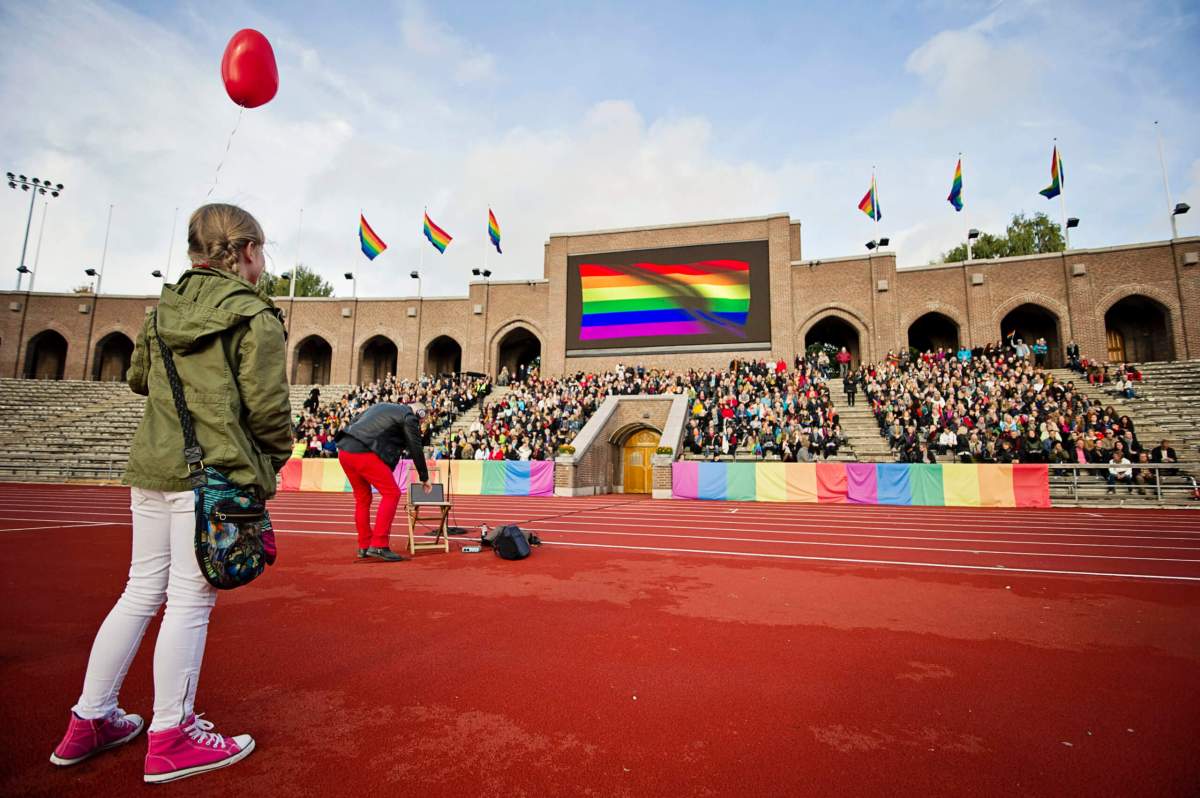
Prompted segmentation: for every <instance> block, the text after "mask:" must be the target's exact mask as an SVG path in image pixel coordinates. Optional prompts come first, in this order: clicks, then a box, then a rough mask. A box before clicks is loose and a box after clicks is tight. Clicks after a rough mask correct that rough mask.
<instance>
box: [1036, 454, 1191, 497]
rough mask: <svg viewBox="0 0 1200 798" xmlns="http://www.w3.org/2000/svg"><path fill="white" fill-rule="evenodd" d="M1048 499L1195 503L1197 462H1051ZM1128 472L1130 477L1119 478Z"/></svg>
mask: <svg viewBox="0 0 1200 798" xmlns="http://www.w3.org/2000/svg"><path fill="white" fill-rule="evenodd" d="M1048 467H1049V469H1050V501H1051V503H1052V504H1055V505H1064V504H1069V503H1075V504H1078V503H1080V502H1095V503H1101V504H1104V503H1109V502H1110V501H1113V500H1119V501H1120V502H1121V503H1122V504H1124V503H1125V502H1126V501H1127V500H1131V501H1134V502H1136V503H1138V504H1157V505H1160V506H1168V505H1171V506H1187V505H1195V506H1197V507H1198V508H1200V501H1197V499H1196V491H1197V481H1196V479H1195V478H1194V477H1193V475H1196V474H1200V463H1132V464H1130V465H1118V466H1114V465H1112V464H1111V463H1095V464H1092V463H1088V464H1082V463H1051V464H1050V465H1049V466H1048ZM1117 473H1122V474H1124V473H1128V474H1129V477H1128V478H1126V477H1118V476H1117Z"/></svg>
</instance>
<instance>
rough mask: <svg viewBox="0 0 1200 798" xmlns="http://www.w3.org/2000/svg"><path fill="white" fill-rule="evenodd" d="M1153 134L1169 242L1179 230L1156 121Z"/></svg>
mask: <svg viewBox="0 0 1200 798" xmlns="http://www.w3.org/2000/svg"><path fill="white" fill-rule="evenodd" d="M1154 134H1155V136H1156V137H1157V138H1158V165H1159V166H1161V167H1162V173H1163V191H1165V192H1166V194H1167V218H1168V219H1170V220H1171V240H1172V241H1174V240H1175V239H1176V238H1179V230H1178V229H1177V228H1176V226H1175V206H1174V205H1172V204H1171V184H1170V183H1168V182H1167V159H1166V158H1164V157H1163V145H1162V129H1161V128H1159V126H1158V120H1157V119H1155V120H1154Z"/></svg>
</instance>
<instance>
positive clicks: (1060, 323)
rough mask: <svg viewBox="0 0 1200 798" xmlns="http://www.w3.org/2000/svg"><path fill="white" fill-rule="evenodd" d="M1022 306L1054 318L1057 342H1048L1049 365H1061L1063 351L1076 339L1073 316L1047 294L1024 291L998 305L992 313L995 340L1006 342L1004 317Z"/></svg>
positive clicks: (1030, 342)
mask: <svg viewBox="0 0 1200 798" xmlns="http://www.w3.org/2000/svg"><path fill="white" fill-rule="evenodd" d="M1021 305H1035V306H1037V307H1039V308H1041V309H1042V310H1045V311H1046V312H1047V313H1050V314H1051V315H1052V316H1054V338H1055V340H1047V344H1048V345H1049V352H1048V360H1047V363H1048V365H1050V366H1051V367H1054V366H1058V365H1061V363H1062V355H1063V349H1064V347H1066V345H1067V342H1068V341H1069V340H1071V339H1072V338H1073V337H1074V333H1073V331H1072V324H1071V315H1070V311H1068V310H1067V307H1066V305H1064V304H1062V303H1061V302H1059V301H1057V300H1055V299H1051V298H1050V297H1048V296H1046V295H1045V294H1039V293H1037V292H1034V291H1024V292H1022V293H1019V294H1016V295H1014V296H1011V297H1009V298H1008V299H1007V300H1005V301H1004V302H1003V303H1001V304H1000V305H998V306H997V307H996V309H995V310H993V311H992V331H993V332H994V333H995V335H996V337H995V339H993V340H995V341H1003V340H1004V330H1003V329H1002V322H1003V321H1004V317H1005V316H1007V315H1008V314H1009V313H1011V312H1012V311H1014V310H1016V309H1017V308H1019V307H1020V306H1021ZM1046 337H1047V339H1049V338H1050V336H1046ZM1027 343H1029V344H1031V345H1032V344H1033V341H1028V342H1027Z"/></svg>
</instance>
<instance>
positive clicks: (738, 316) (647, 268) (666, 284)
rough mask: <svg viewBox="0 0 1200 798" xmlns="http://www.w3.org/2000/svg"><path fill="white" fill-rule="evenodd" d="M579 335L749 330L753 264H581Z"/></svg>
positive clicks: (592, 337)
mask: <svg viewBox="0 0 1200 798" xmlns="http://www.w3.org/2000/svg"><path fill="white" fill-rule="evenodd" d="M579 282H580V287H581V288H582V293H583V313H582V314H581V316H580V330H579V339H580V340H581V341H595V340H599V339H605V338H652V337H659V336H669V335H705V334H711V333H729V332H734V333H735V334H739V335H744V332H743V329H744V328H745V326H746V318H747V316H749V314H750V264H749V263H747V262H746V261H743V260H704V261H697V262H696V263H665V264H663V263H635V264H633V265H631V266H602V265H600V264H595V263H583V264H580V266H579Z"/></svg>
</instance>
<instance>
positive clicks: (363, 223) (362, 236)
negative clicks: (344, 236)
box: [358, 213, 387, 260]
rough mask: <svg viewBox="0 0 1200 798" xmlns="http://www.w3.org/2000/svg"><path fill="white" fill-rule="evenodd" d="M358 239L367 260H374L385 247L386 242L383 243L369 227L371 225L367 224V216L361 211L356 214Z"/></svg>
mask: <svg viewBox="0 0 1200 798" xmlns="http://www.w3.org/2000/svg"><path fill="white" fill-rule="evenodd" d="M358 240H359V243H361V244H362V251H363V254H364V255H366V256H367V259H368V260H375V258H376V257H378V256H379V253H380V252H383V251H384V250H385V249H387V244H385V243H383V239H382V238H380V237H379V236H378V235H376V234H375V231H374V230H372V229H371V225H369V224H367V217H365V216H363V215H362V214H361V213H360V214H359V215H358Z"/></svg>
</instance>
